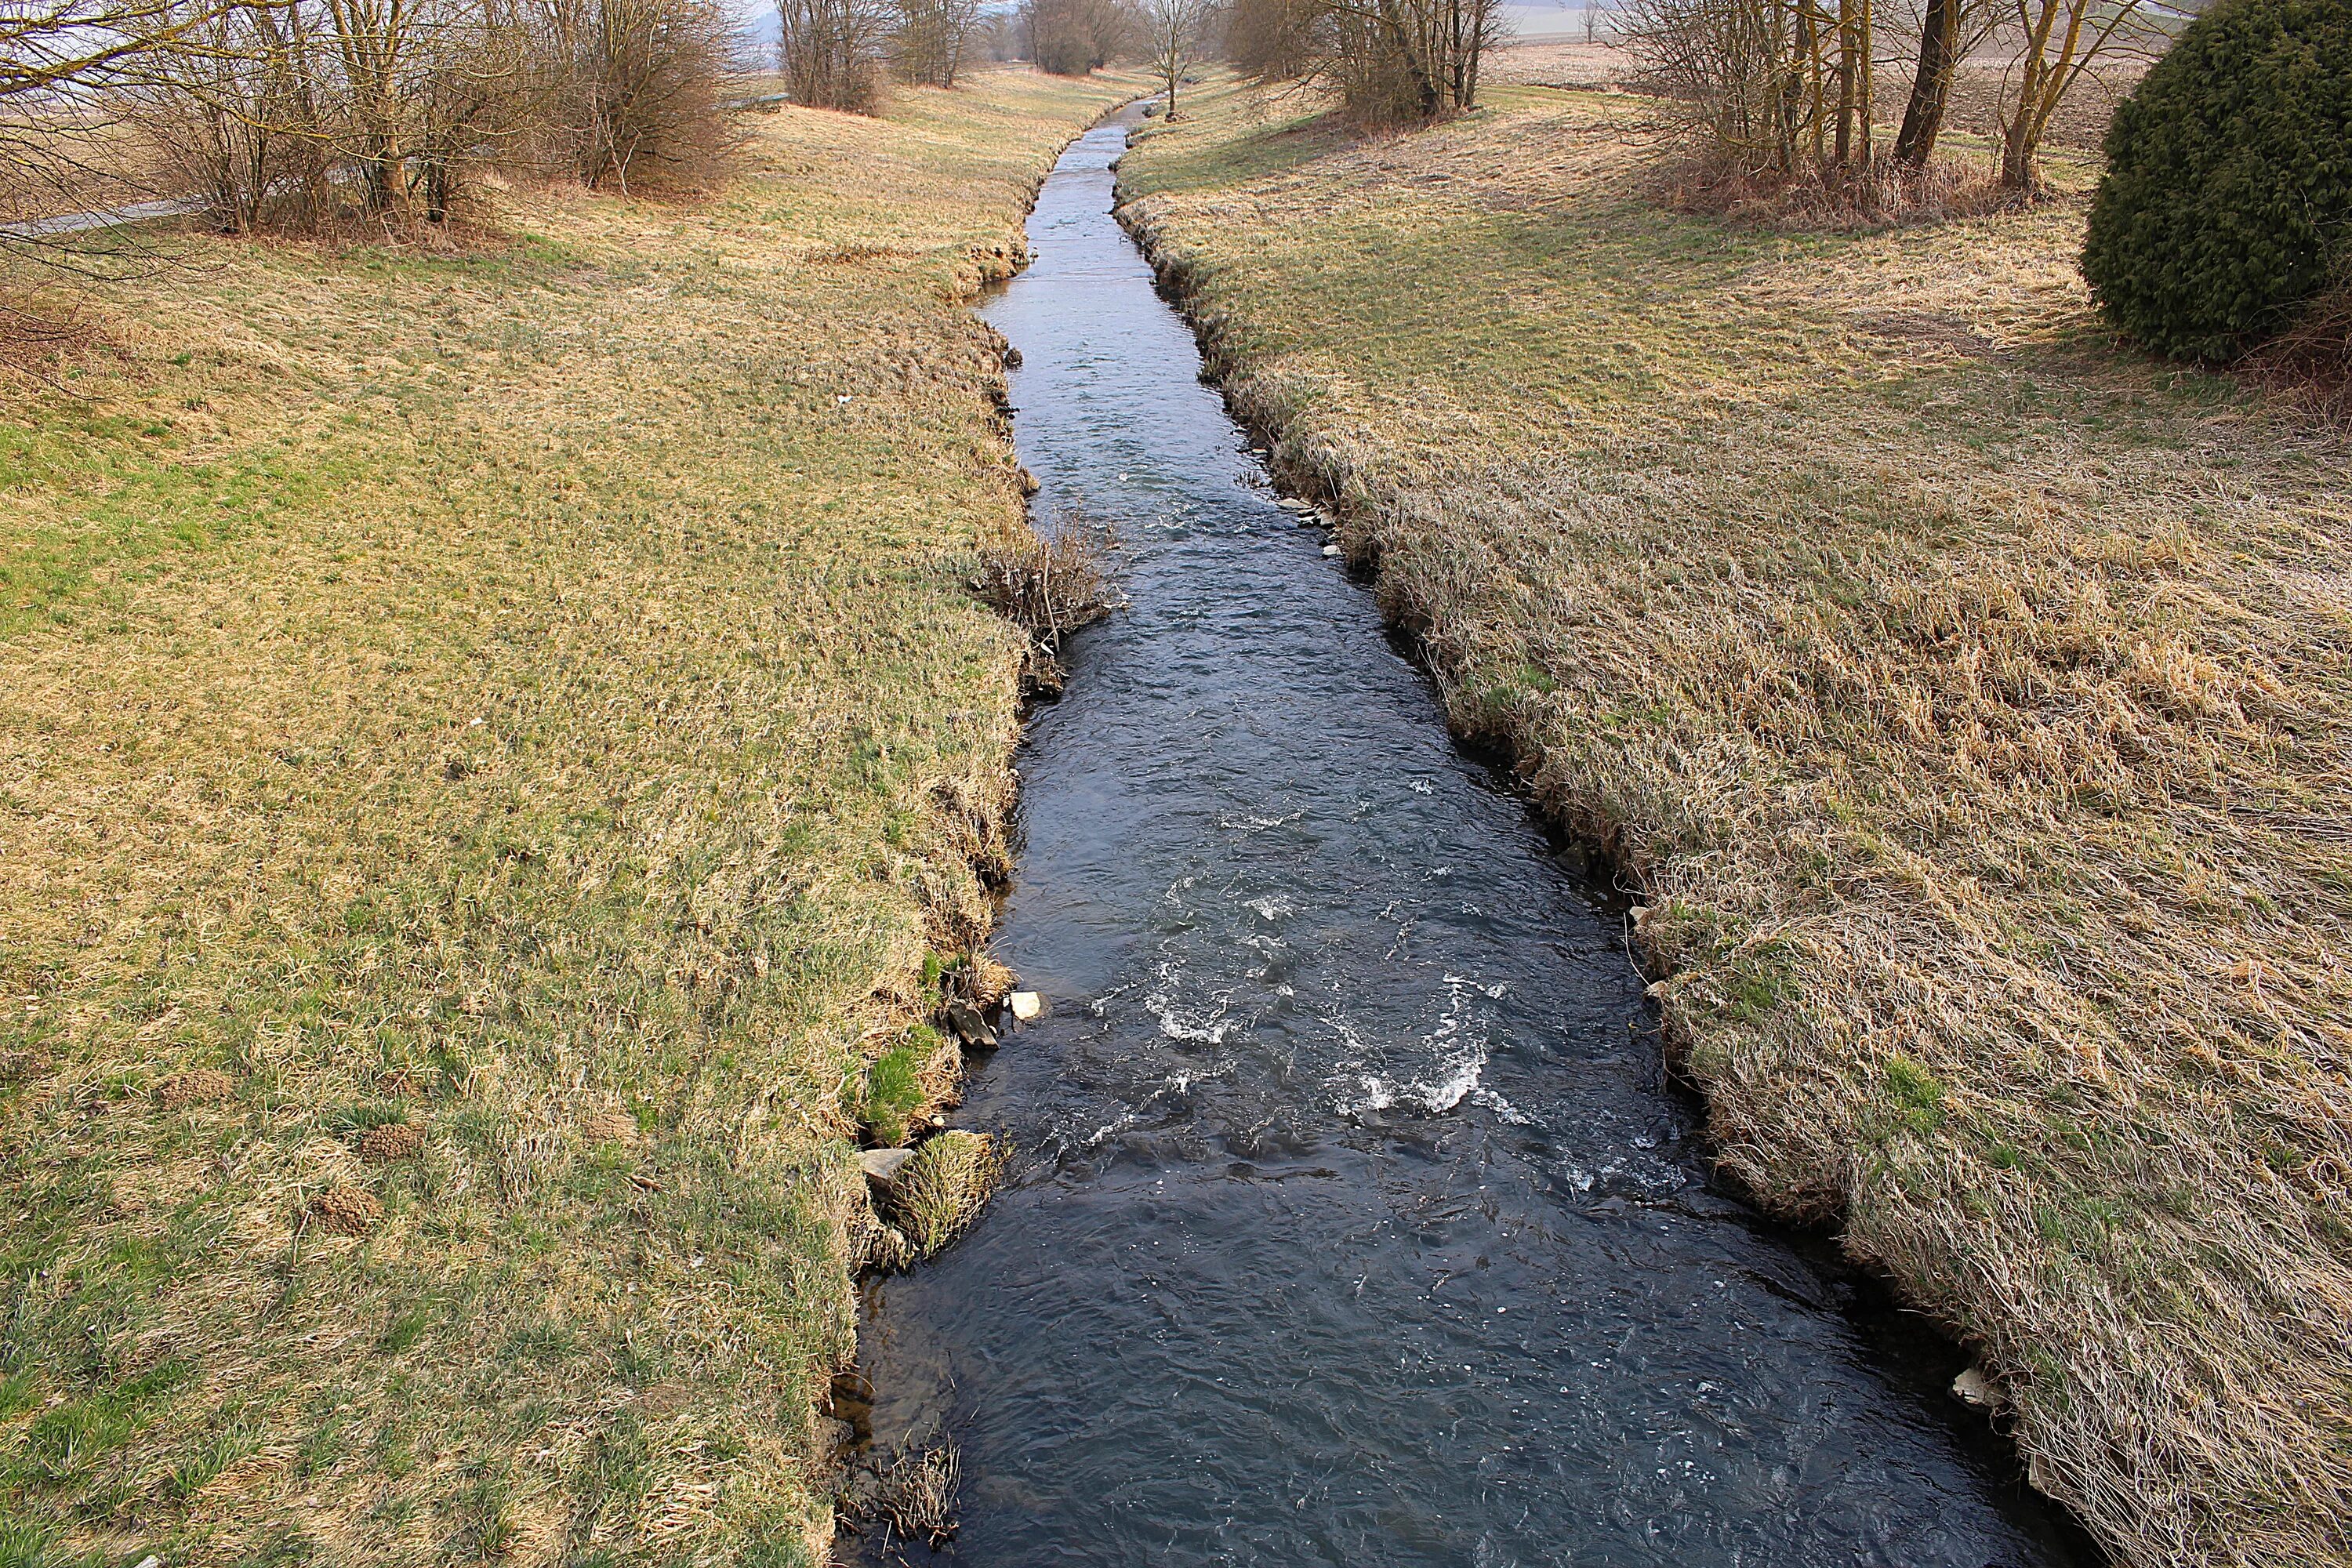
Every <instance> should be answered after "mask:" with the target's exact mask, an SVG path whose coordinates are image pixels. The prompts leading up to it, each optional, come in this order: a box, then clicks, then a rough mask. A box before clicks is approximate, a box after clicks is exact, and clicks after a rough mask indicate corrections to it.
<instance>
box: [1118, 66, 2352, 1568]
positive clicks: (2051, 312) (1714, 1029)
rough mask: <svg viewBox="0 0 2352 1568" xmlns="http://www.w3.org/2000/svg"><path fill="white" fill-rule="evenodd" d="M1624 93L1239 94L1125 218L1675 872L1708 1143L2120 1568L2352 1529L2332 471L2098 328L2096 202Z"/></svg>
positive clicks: (2238, 1559) (2334, 1554)
mask: <svg viewBox="0 0 2352 1568" xmlns="http://www.w3.org/2000/svg"><path fill="white" fill-rule="evenodd" d="M1621 102H1622V100H1608V99H1601V98H1593V97H1574V96H1570V95H1564V94H1557V93H1547V92H1538V91H1531V90H1519V91H1517V92H1514V91H1512V90H1509V89H1506V90H1504V91H1500V92H1498V93H1497V94H1496V105H1495V107H1494V108H1493V109H1492V110H1490V111H1489V112H1488V113H1487V114H1486V115H1484V116H1482V117H1480V118H1478V119H1476V120H1475V121H1465V122H1462V123H1458V124H1454V125H1450V126H1446V127H1442V128H1439V129H1437V130H1434V131H1432V132H1427V133H1425V134H1423V135H1421V136H1418V137H1413V138H1407V139H1395V140H1390V141H1386V142H1380V143H1377V144H1371V143H1367V144H1361V145H1349V144H1341V143H1334V142H1329V141H1326V140H1318V138H1316V137H1313V136H1308V135H1301V134H1298V133H1297V129H1296V128H1295V127H1289V126H1285V125H1282V124H1278V123H1277V124H1272V125H1264V124H1259V123H1254V122H1253V119H1252V115H1251V113H1250V112H1249V110H1248V109H1247V107H1246V103H1245V100H1243V99H1241V98H1238V97H1236V96H1234V95H1233V94H1227V95H1225V96H1223V98H1221V99H1220V98H1216V97H1213V96H1212V95H1209V94H1203V95H1202V97H1201V98H1200V99H1199V100H1197V103H1196V107H1197V118H1196V119H1194V120H1193V121H1190V122H1188V123H1186V124H1184V125H1181V126H1179V127H1176V128H1174V129H1172V130H1169V131H1164V132H1157V133H1155V134H1153V135H1152V136H1151V137H1150V139H1149V140H1148V141H1147V142H1144V143H1143V145H1142V146H1141V147H1139V149H1138V150H1137V151H1136V152H1135V153H1131V154H1130V155H1129V159H1128V161H1127V163H1125V164H1124V165H1122V170H1123V178H1124V180H1125V182H1126V184H1127V185H1128V187H1129V191H1130V193H1131V194H1132V195H1135V196H1136V197H1137V198H1139V199H1137V200H1136V201H1135V203H1134V205H1132V206H1131V207H1130V208H1129V216H1131V217H1132V218H1133V220H1134V221H1135V223H1136V224H1137V226H1139V229H1140V230H1141V231H1142V232H1143V233H1144V234H1145V235H1147V236H1148V237H1149V240H1150V245H1151V247H1152V248H1153V250H1154V252H1155V254H1156V256H1157V258H1159V260H1160V263H1161V265H1162V267H1163V268H1164V270H1165V272H1166V275H1167V276H1168V277H1169V278H1170V279H1171V280H1172V281H1174V282H1175V283H1176V284H1177V285H1178V286H1179V287H1180V288H1182V289H1187V290H1188V291H1189V293H1190V298H1191V303H1192V310H1193V311H1194V313H1195V317H1196V321H1198V322H1199V324H1200V326H1201V329H1202V333H1203V336H1204V338H1205V339H1206V341H1207V342H1208V343H1209V346H1210V349H1211V352H1212V355H1213V359H1214V361H1215V363H1216V364H1217V365H1218V366H1219V367H1220V369H1221V371H1222V374H1223V378H1224V382H1225V385H1226V387H1227V388H1228V391H1229V394H1230V395H1231V396H1232V398H1233V400H1234V403H1235V405H1236V406H1237V407H1238V408H1239V409H1240V410H1241V411H1242V413H1243V414H1244V416H1246V417H1247V418H1248V419H1249V420H1251V421H1252V422H1253V423H1255V425H1257V426H1260V427H1261V428H1262V429H1263V430H1264V431H1265V432H1267V433H1268V434H1269V435H1270V436H1271V437H1273V438H1274V440H1275V442H1276V458H1277V461H1278V463H1279V464H1280V465H1281V467H1282V468H1283V469H1284V471H1285V472H1286V473H1287V474H1288V475H1289V476H1290V478H1291V479H1292V480H1293V482H1294V483H1296V484H1297V485H1298V486H1299V487H1300V488H1301V489H1306V490H1307V491H1309V492H1312V493H1316V494H1318V495H1321V496H1327V497H1328V498H1329V499H1330V500H1332V501H1333V502H1334V503H1335V504H1336V506H1337V507H1338V509H1339V510H1340V511H1341V513H1342V514H1343V521H1342V525H1341V539H1342V541H1343V542H1344V543H1345V545H1346V546H1347V548H1348V549H1349V552H1351V553H1352V554H1353V555H1355V556H1356V557H1358V558H1359V559H1360V560H1363V561H1366V562H1369V563H1375V564H1376V565H1377V569H1378V574H1379V584H1380V593H1381V599H1382V602H1383V604H1384V605H1385V607H1386V608H1387V609H1388V610H1389V611H1390V613H1391V614H1392V615H1393V616H1395V617H1397V618H1398V619H1399V620H1400V621H1401V622H1402V623H1404V624H1405V625H1407V626H1411V627H1412V628H1413V629H1414V630H1415V631H1416V632H1418V634H1419V636H1420V638H1421V642H1422V645H1423V648H1424V649H1425V651H1426V654H1427V657H1428V659H1429V662H1430V664H1431V665H1432V667H1433V669H1434V670H1435V672H1436V674H1437V677H1438V679H1439V680H1440V682H1441V684H1442V686H1443V689H1444V692H1445V695H1446V699H1447V703H1448V708H1449V710H1450V712H1451V714H1452V717H1453V719H1454V722H1455V724H1456V725H1457V726H1458V727H1459V728H1460V729H1462V730H1463V731H1465V732H1468V733H1471V734H1475V735H1478V736H1482V737H1486V738H1489V739H1493V740H1496V741H1498V742H1503V743H1506V744H1507V745H1509V746H1510V747H1512V748H1514V749H1515V750H1516V752H1517V755H1518V756H1519V758H1520V759H1521V769H1522V772H1523V773H1524V775H1525V777H1526V778H1527V780H1528V784H1529V787H1530V788H1531V789H1532V790H1533V791H1534V792H1535V793H1536V794H1537V795H1538V797H1539V798H1540V799H1541V800H1542V801H1543V802H1544V803H1545V804H1546V805H1548V806H1549V808H1550V809H1551V810H1552V811H1554V812H1555V813H1557V814H1558V816H1559V817H1560V818H1561V820H1563V821H1564V822H1565V823H1567V824H1569V825H1570V826H1572V827H1573V828H1574V829H1575V830H1577V831H1578V832H1579V833H1580V834H1581V835H1582V836H1584V837H1587V838H1589V839H1591V840H1594V841H1597V842H1599V843H1601V844H1604V845H1607V846H1609V847H1611V848H1612V849H1613V850H1614V851H1615V853H1616V856H1617V858H1618V860H1619V862H1620V864H1621V865H1622V868H1623V869H1624V874H1625V875H1626V876H1627V877H1628V878H1629V879H1631V880H1633V882H1634V883H1635V884H1637V885H1638V886H1639V888H1640V889H1642V890H1643V893H1644V894H1645V895H1646V900H1647V901H1646V908H1645V910H1644V912H1643V919H1642V921H1641V925H1640V933H1641V947H1642V949H1643V952H1644V954H1645V955H1646V958H1647V960H1648V962H1649V963H1652V964H1654V966H1655V973H1658V974H1659V975H1660V976H1662V979H1661V981H1660V984H1658V986H1657V987H1656V990H1657V993H1658V995H1659V999H1660V1003H1661V1005H1662V1006H1663V1007H1664V1013H1665V1018H1666V1022H1667V1025H1668V1026H1669V1029H1670V1033H1671V1037H1672V1038H1673V1040H1674V1041H1675V1048H1676V1049H1677V1051H1678V1052H1679V1053H1680V1054H1681V1055H1682V1056H1683V1057H1684V1058H1685V1060H1686V1062H1687V1065H1688V1068H1689V1070H1690V1071H1691V1073H1692V1074H1693V1075H1694V1076H1695V1077H1696V1079H1697V1080H1698V1081H1699V1082H1700V1083H1702V1084H1703V1085H1704V1086H1705V1087H1706V1090H1707V1092H1708V1095H1709V1103H1710V1107H1711V1118H1712V1123H1713V1128H1714V1131H1715V1136H1716V1141H1717V1150H1718V1152H1719V1155H1720V1157H1721V1159H1722V1161H1723V1163H1725V1165H1726V1166H1727V1168H1728V1169H1729V1170H1730V1171H1732V1172H1733V1173H1737V1174H1738V1176H1739V1177H1740V1178H1741V1179H1742V1180H1744V1181H1745V1182H1746V1183H1748V1184H1749V1185H1750V1186H1752V1187H1753V1188H1754V1190H1755V1191H1756V1192H1757V1193H1758V1194H1759V1195H1760V1196H1761V1197H1762V1198H1763V1199H1764V1200H1765V1201H1766V1202H1768V1203H1769V1204H1770V1205H1773V1206H1774V1207H1775V1208H1777V1209H1779V1210H1780V1212H1782V1213H1785V1214H1789V1215H1797V1216H1803V1217H1811V1218H1816V1219H1826V1218H1829V1217H1832V1216H1843V1226H1844V1234H1845V1237H1846V1242H1847V1245H1848V1247H1850V1249H1851V1250H1852V1251H1853V1253H1855V1254H1856V1255H1858V1256H1860V1257H1863V1258H1869V1259H1873V1260H1875V1261H1876V1262H1878V1263H1880V1264H1882V1265H1884V1266H1885V1268H1887V1269H1888V1270H1890V1271H1891V1272H1892V1273H1893V1275H1894V1276H1895V1279H1897V1280H1898V1281H1900V1283H1901V1284H1902V1286H1903V1287H1904V1289H1906V1291H1907V1292H1908V1294H1909V1295H1910V1297H1911V1299H1912V1300H1914V1301H1915V1302H1916V1303H1917V1304H1918V1305H1920V1306H1921V1307H1923V1308H1924V1309H1926V1310H1928V1311H1930V1312H1932V1313H1934V1314H1935V1315H1936V1316H1937V1317H1938V1318H1940V1319H1941V1320H1942V1321H1945V1322H1946V1323H1948V1324H1949V1325H1950V1326H1951V1327H1952V1328H1953V1329H1954V1330H1955V1331H1957V1332H1958V1333H1959V1334H1961V1335H1962V1336H1964V1337H1965V1338H1967V1339H1968V1340H1969V1342H1972V1343H1973V1344H1975V1345H1976V1346H1978V1347H1979V1350H1980V1352H1981V1354H1982V1357H1983V1360H1984V1363H1985V1364H1986V1366H1987V1367H1988V1368H1989V1369H1990V1372H1991V1374H1992V1375H1993V1377H1994V1379H1995V1380H1996V1381H1997V1382H1998V1383H1999V1384H2000V1385H2001V1388H2002V1391H2003V1392H2004V1393H2005V1394H2006V1395H2007V1396H2008V1397H2009V1398H2010V1399H2011V1401H2013V1403H2014V1405H2015V1407H2016V1411H2017V1415H2016V1416H2015V1428H2014V1429H2015V1433H2016V1436H2017V1439H2018V1441H2019V1443H2020V1445H2021V1448H2022V1450H2023V1453H2024V1456H2025V1458H2026V1460H2027V1463H2028V1465H2029V1466H2030V1468H2031V1470H2032V1476H2033V1478H2034V1479H2035V1480H2036V1481H2037V1483H2038V1484H2040V1485H2041V1486H2042V1487H2043V1488H2044V1489H2047V1490H2048V1491H2050V1492H2051V1493H2053V1495H2055V1496H2056V1497H2058V1498H2060V1499H2062V1500H2064V1501H2066V1502H2067V1503H2069V1504H2070V1505H2072V1506H2073V1507H2074V1509H2075V1510H2078V1512H2079V1513H2080V1515H2081V1516H2082V1517H2083V1518H2084V1520H2085V1521H2087V1522H2088V1523H2089V1524H2090V1525H2091V1526H2092V1528H2093V1529H2094V1530H2095V1531H2096V1532H2097V1533H2098V1534H2099V1535H2100V1536H2101V1538H2102V1539H2104V1540H2105V1542H2108V1543H2109V1544H2110V1545H2111V1546H2113V1547H2114V1548H2115V1549H2116V1551H2117V1552H2120V1553H2121V1554H2122V1555H2123V1556H2124V1557H2126V1559H2127V1560H2130V1561H2134V1562H2137V1563H2147V1564H2158V1563H2164V1564H2171V1563H2235V1564H2246V1565H2249V1568H2251V1565H2254V1564H2261V1565H2263V1568H2278V1565H2286V1564H2294V1565H2300V1568H2317V1565H2319V1564H2339V1565H2340V1564H2342V1563H2346V1562H2347V1561H2352V1538H2347V1530H2352V1524H2347V1521H2352V1078H2347V1072H2352V970H2347V936H2352V502H2347V489H2346V479H2345V476H2346V475H2347V472H2352V445H2348V444H2347V441H2346V439H2345V438H2344V437H2342V436H2341V435H2338V434H2331V433H2329V432H2328V431H2326V429H2324V428H2323V427H2321V426H2318V425H2316V424H2315V423H2314V422H2313V421H2311V420H2310V419H2309V418H2308V417H2307V416H2305V415H2304V414H2302V413H2301V412H2300V411H2298V410H2296V409H2294V408H2293V407H2291V406H2289V405H2284V404H2281V403H2275V402H2268V401H2264V400H2263V399H2262V398H2261V397H2259V396H2257V395H2254V394H2252V393H2251V392H2249V391H2248V390H2247V389H2246V387H2245V386H2244V385H2242V384H2240V383H2238V382H2236V381H2233V380H2231V379H2229V378H2225V377H2217V376H2211V375H2207V374H2200V373H2196V372H2191V371H2184V370H2180V369H2178V368H2174V367H2168V366H2165V365H2160V364H2158V363H2153V362H2151V361H2148V360H2146V359H2143V358H2140V357H2138V356H2136V355H2133V354H2130V353H2124V352H2121V351H2119V350H2118V349H2117V348H2116V346H2115V344H2114V342H2113V341H2112V339H2111V338H2110V337H2109V335H2108V334H2107V333H2106V332H2105V331H2103V330H2102V329H2101V328H2100V327H2099V326H2098V325H2097V323H2096V321H2095V318H2094V316H2093V313H2092V311H2091V310H2090V308H2089V305H2088V302H2087V300H2086V299H2085V296H2084V289H2083V286H2082V283H2081V280H2080V279H2079V277H2078V276H2077V274H2076V272H2075V269H2074V255H2075V252H2076V249H2077V247H2078V246H2079V242H2080V233H2081V221H2082V220H2081V215H2080V209H2079V206H2078V205H2072V204H2069V203H2064V202H2060V203H2053V204H2049V205H2042V206H2037V207H2034V208H2032V209H2027V210H2021V211H2010V212H2002V213H1998V214H1992V215H1988V216H1982V217H1977V218H1970V219H1967V220H1963V221H1958V222H1954V223H1950V224H1947V225H1942V226H1932V227H1916V228H1901V229H1894V230H1888V231H1885V232H1879V233H1872V234H1812V235H1797V236H1790V235H1783V234H1773V233H1769V232H1765V231H1761V230H1759V229H1757V228H1754V227H1752V226H1728V225H1725V224H1722V223H1719V222H1713V221H1707V220H1703V219H1697V218H1693V217H1688V216H1677V215H1674V214H1671V213H1667V212H1664V211H1662V210H1660V209H1659V208H1658V207H1657V206H1656V205H1655V204H1654V203H1652V202H1649V201H1647V200H1645V199H1643V195H1642V194H1641V192H1642V184H1641V168H1640V163H1639V157H1638V153H1639V149H1638V147H1631V146H1628V145H1627V144H1626V141H1625V138H1624V137H1623V135H1622V111H1621V110H1620V109H1618V108H1616V107H1614V106H1615V105H1618V104H1619V103H1621ZM2083 174H2084V171H2081V170H2079V169H2078V170H2076V171H2075V172H2074V175H2073V176H2072V177H2073V178H2074V180H2075V182H2076V183H2079V181H2080V179H2081V178H2082V176H2083Z"/></svg>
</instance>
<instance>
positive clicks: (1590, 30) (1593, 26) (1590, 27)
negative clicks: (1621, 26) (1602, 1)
mask: <svg viewBox="0 0 2352 1568" xmlns="http://www.w3.org/2000/svg"><path fill="white" fill-rule="evenodd" d="M1584 41H1585V42H1586V43H1588V44H1596V43H1599V42H1600V41H1601V7H1600V6H1598V5H1586V6H1585V7H1584Z"/></svg>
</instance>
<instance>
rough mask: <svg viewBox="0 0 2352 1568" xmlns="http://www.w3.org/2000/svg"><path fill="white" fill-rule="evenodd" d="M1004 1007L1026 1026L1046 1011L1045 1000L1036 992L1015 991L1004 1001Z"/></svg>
mask: <svg viewBox="0 0 2352 1568" xmlns="http://www.w3.org/2000/svg"><path fill="white" fill-rule="evenodd" d="M1004 1005H1006V1006H1008V1007H1010V1008H1012V1009H1013V1016H1014V1017H1016V1018H1018V1019H1020V1020H1021V1021H1022V1022H1023V1023H1024V1024H1025V1023H1027V1022H1029V1021H1030V1020H1031V1019H1032V1018H1034V1017H1036V1016H1037V1015H1038V1014H1040V1013H1043V1012H1044V1011H1045V998H1044V997H1043V996H1040V995H1038V994H1037V993H1035V992H1034V991H1015V992H1014V993H1013V994H1012V995H1010V996H1007V997H1006V998H1005V999H1004Z"/></svg>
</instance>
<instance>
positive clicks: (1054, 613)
mask: <svg viewBox="0 0 2352 1568" xmlns="http://www.w3.org/2000/svg"><path fill="white" fill-rule="evenodd" d="M1114 544H1115V540H1114V539H1113V537H1112V535H1111V531H1110V530H1109V528H1108V527H1100V528H1097V527H1095V526H1093V525H1091V524H1089V523H1088V522H1087V521H1086V520H1085V519H1084V518H1083V517H1081V516H1079V515H1077V514H1076V513H1072V514H1071V515H1069V516H1066V517H1065V518H1064V519H1063V520H1062V521H1061V525H1060V526H1059V527H1057V528H1055V529H1054V530H1053V531H1051V532H1050V533H1034V532H1024V534H1022V535H1021V536H1020V537H1017V538H1011V539H1005V540H1002V541H1000V542H996V543H993V544H989V545H985V546H983V547H982V550H981V552H980V572H979V574H978V575H976V576H975V577H974V578H973V579H972V591H973V592H974V593H976V594H978V595H980V597H981V598H982V600H983V601H985V602H986V603H987V604H989V605H992V607H994V609H995V610H996V611H997V613H998V614H1000V615H1002V616H1004V617H1005V619H1007V620H1009V621H1011V622H1013V625H1015V626H1020V627H1022V628H1023V629H1024V630H1025V631H1027V632H1028V634H1029V635H1030V636H1031V637H1034V638H1035V639H1036V641H1037V642H1038V643H1039V644H1041V645H1043V646H1044V647H1046V648H1048V649H1051V650H1058V649H1059V648H1060V647H1061V643H1062V637H1063V634H1064V633H1066V632H1071V631H1075V630H1076V629H1077V628H1078V627H1080V626H1087V625H1089V624H1090V623H1092V622H1095V621H1098V620H1101V619H1102V618H1103V617H1104V616H1108V615H1109V614H1110V611H1111V604H1112V598H1111V587H1110V583H1109V580H1108V577H1107V576H1106V575H1105V574H1104V570H1103V557H1104V556H1105V555H1106V554H1108V552H1109V551H1110V550H1111V549H1112V547H1113V545H1114Z"/></svg>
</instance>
